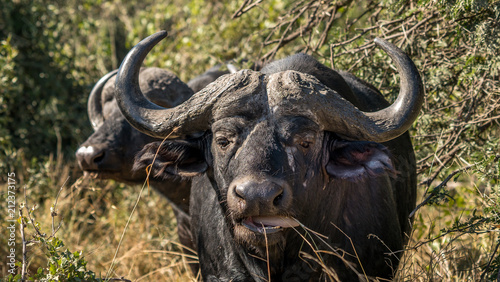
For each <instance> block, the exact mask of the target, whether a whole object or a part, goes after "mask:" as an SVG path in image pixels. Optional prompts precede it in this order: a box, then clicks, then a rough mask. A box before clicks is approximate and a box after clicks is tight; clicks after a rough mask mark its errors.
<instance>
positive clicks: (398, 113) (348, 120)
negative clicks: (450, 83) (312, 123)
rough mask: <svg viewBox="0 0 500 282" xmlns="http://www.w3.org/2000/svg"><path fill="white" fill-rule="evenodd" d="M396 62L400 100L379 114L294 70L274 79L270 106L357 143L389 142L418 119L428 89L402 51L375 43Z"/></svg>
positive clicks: (273, 76)
mask: <svg viewBox="0 0 500 282" xmlns="http://www.w3.org/2000/svg"><path fill="white" fill-rule="evenodd" d="M375 42H376V43H377V44H378V45H380V46H381V47H382V48H383V49H384V50H385V51H386V52H387V53H388V54H389V56H390V57H391V58H392V59H393V60H394V61H395V64H396V67H397V69H398V72H399V73H400V76H401V87H400V92H399V96H398V98H397V99H396V101H395V102H394V103H393V104H392V105H390V106H388V107H386V108H384V109H381V110H379V111H376V112H363V111H361V110H359V109H358V108H356V107H355V106H353V105H352V104H351V103H350V102H349V101H347V100H345V99H343V98H342V97H341V96H340V95H339V94H338V93H337V92H335V91H333V90H331V89H330V88H328V87H327V86H324V85H323V84H321V83H320V84H318V81H317V80H316V79H315V78H314V79H313V78H312V77H311V76H305V75H304V74H301V73H297V72H294V71H285V72H282V73H277V74H273V75H271V77H270V82H269V83H270V85H269V87H270V89H271V90H270V91H268V92H269V93H272V94H273V95H272V96H271V97H269V101H270V104H272V105H273V106H274V105H282V107H281V108H279V110H280V111H283V112H284V114H293V113H294V112H295V113H297V112H303V113H308V112H309V113H310V116H312V117H314V118H315V119H317V122H318V124H320V125H321V126H322V128H323V130H326V131H331V132H335V133H337V134H340V135H341V136H344V137H347V138H352V139H354V140H367V141H374V142H385V141H389V140H392V139H394V138H396V137H398V136H400V135H401V134H403V133H404V132H405V131H406V130H408V128H409V127H410V126H411V125H412V123H413V121H415V119H416V118H417V116H418V114H419V111H420V108H421V106H422V103H423V100H424V90H423V86H422V81H421V79H420V75H419V74H418V71H417V68H416V67H415V65H414V64H413V62H412V61H411V59H410V58H409V57H408V56H406V54H405V53H403V52H402V51H401V50H399V49H398V48H397V47H395V46H394V45H392V44H390V43H387V42H385V41H383V40H381V39H376V41H375Z"/></svg>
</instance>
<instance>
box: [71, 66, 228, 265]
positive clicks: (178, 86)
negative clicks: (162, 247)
mask: <svg viewBox="0 0 500 282" xmlns="http://www.w3.org/2000/svg"><path fill="white" fill-rule="evenodd" d="M217 75H219V76H220V74H219V73H217V74H213V73H212V76H211V77H210V79H206V78H205V79H204V80H203V82H201V83H198V84H197V87H204V86H205V85H206V84H208V83H210V82H212V81H213V80H215V79H216V78H217V77H218V76H217ZM114 82H115V78H114V77H112V78H111V79H110V80H109V81H108V82H107V83H106V85H105V86H104V89H103V91H102V93H101V105H102V112H101V113H99V114H102V116H103V119H104V122H103V123H102V124H101V125H100V126H99V127H98V128H97V129H96V130H95V132H94V133H93V134H92V135H91V136H90V137H89V138H88V139H87V140H86V141H85V142H84V143H83V144H82V145H81V147H80V149H79V150H78V151H77V153H76V158H77V161H78V163H79V165H80V167H81V169H82V170H83V171H84V173H85V175H92V176H93V177H95V178H100V179H114V180H117V181H120V182H124V183H128V184H135V185H137V184H139V185H142V184H143V183H144V181H145V180H146V170H145V167H146V166H148V165H149V164H151V163H152V161H153V158H154V154H155V151H154V150H153V153H145V151H141V149H143V147H144V146H145V145H146V144H151V143H154V142H155V141H157V142H159V141H160V139H156V138H152V137H150V136H148V135H145V134H143V133H141V132H139V131H137V130H136V129H134V128H133V127H132V126H131V125H130V124H129V123H128V122H127V121H126V120H125V117H124V116H123V115H122V113H121V112H120V110H119V109H118V106H117V104H116V101H115V99H114V89H115V84H114ZM203 83H204V84H203ZM140 87H141V89H142V91H143V93H145V95H146V96H147V97H148V99H150V100H151V101H153V102H155V103H156V104H158V105H161V106H163V107H172V106H176V105H178V104H180V103H182V102H184V101H185V100H187V99H188V98H189V97H190V96H191V95H192V94H193V91H192V90H191V89H190V88H188V86H187V85H186V84H184V83H183V82H182V81H180V80H179V78H177V77H176V76H175V75H174V74H173V73H170V72H168V71H166V70H163V69H158V68H145V69H142V70H141V73H140ZM148 148H151V147H148ZM134 158H137V160H138V162H137V163H136V165H135V168H133V167H132V166H133V164H134ZM141 164H144V165H141ZM157 165H158V164H156V163H155V166H157ZM155 170H156V169H154V170H153V171H155ZM149 180H150V185H151V186H152V187H153V188H154V189H155V190H156V191H157V192H159V193H160V194H161V195H162V196H164V197H165V198H166V199H167V200H168V201H169V202H170V203H171V204H172V207H173V210H174V213H175V216H176V219H177V223H178V234H179V239H180V241H181V243H182V244H184V245H186V246H187V247H189V248H191V249H193V248H194V247H193V243H192V241H191V237H192V236H191V234H190V232H191V230H190V223H189V220H190V219H189V194H190V185H191V184H190V182H191V181H190V179H187V178H184V179H183V178H182V177H174V178H170V179H168V180H165V179H164V177H162V176H159V177H156V176H155V175H152V176H151V177H150V179H149ZM194 270H196V266H194Z"/></svg>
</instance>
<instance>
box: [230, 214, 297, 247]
mask: <svg viewBox="0 0 500 282" xmlns="http://www.w3.org/2000/svg"><path fill="white" fill-rule="evenodd" d="M297 226H299V223H298V221H296V220H295V219H293V218H291V217H286V216H249V217H245V218H241V219H240V220H237V221H236V222H235V225H234V234H235V237H236V239H237V240H238V241H240V242H242V243H245V244H249V245H253V246H266V245H268V246H270V245H275V244H278V243H280V242H283V241H284V239H285V237H284V236H285V235H284V231H286V230H287V229H290V228H294V227H297Z"/></svg>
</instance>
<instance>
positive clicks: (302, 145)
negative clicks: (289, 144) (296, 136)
mask: <svg viewBox="0 0 500 282" xmlns="http://www.w3.org/2000/svg"><path fill="white" fill-rule="evenodd" d="M310 144H311V142H307V141H300V142H299V145H300V146H301V147H302V148H304V149H308V148H309V145H310Z"/></svg>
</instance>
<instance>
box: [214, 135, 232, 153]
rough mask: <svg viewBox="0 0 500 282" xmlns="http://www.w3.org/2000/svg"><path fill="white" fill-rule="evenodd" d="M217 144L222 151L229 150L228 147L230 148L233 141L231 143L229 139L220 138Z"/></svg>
mask: <svg viewBox="0 0 500 282" xmlns="http://www.w3.org/2000/svg"><path fill="white" fill-rule="evenodd" d="M215 143H217V146H219V148H221V149H223V150H224V149H227V147H228V146H229V144H231V141H229V140H228V139H227V138H225V137H219V138H217V139H216V140H215Z"/></svg>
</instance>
